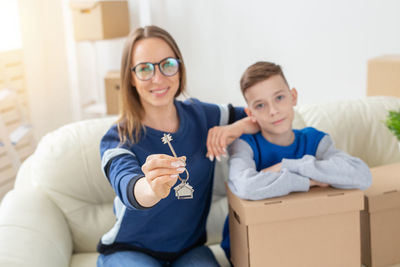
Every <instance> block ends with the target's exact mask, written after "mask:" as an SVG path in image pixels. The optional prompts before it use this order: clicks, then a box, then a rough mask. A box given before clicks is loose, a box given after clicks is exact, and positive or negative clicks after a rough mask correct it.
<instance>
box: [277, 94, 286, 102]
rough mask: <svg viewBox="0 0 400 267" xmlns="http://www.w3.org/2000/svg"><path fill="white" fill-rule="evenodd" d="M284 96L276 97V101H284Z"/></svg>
mask: <svg viewBox="0 0 400 267" xmlns="http://www.w3.org/2000/svg"><path fill="white" fill-rule="evenodd" d="M284 98H285V96H284V95H279V96H277V97H276V100H278V101H281V100H282V99H284Z"/></svg>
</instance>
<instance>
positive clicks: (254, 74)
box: [240, 61, 289, 96]
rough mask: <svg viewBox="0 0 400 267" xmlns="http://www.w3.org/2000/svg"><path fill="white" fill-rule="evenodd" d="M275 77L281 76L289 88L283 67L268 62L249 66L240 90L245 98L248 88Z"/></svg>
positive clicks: (241, 80)
mask: <svg viewBox="0 0 400 267" xmlns="http://www.w3.org/2000/svg"><path fill="white" fill-rule="evenodd" d="M274 75H280V76H281V77H282V78H283V80H284V81H285V83H286V84H287V86H288V87H289V84H288V82H287V80H286V78H285V75H284V74H283V71H282V68H281V66H279V65H277V64H275V63H272V62H267V61H258V62H256V63H254V64H253V65H251V66H249V67H248V68H247V69H246V71H245V72H244V73H243V75H242V78H241V79H240V90H241V91H242V94H243V96H244V93H245V92H246V90H247V89H248V88H250V87H252V86H253V85H255V84H257V83H259V82H262V81H265V80H266V79H268V78H270V77H272V76H274Z"/></svg>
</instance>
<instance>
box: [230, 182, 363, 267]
mask: <svg viewBox="0 0 400 267" xmlns="http://www.w3.org/2000/svg"><path fill="white" fill-rule="evenodd" d="M227 193H228V200H229V227H230V238H231V261H232V263H233V264H234V266H235V267H245V266H251V267H257V266H279V267H285V266H290V267H293V266H296V267H300V266H304V267H312V266H316V267H320V266H324V267H327V266H332V267H337V266H360V265H361V249H360V210H362V209H363V208H364V196H363V192H362V191H361V190H338V189H334V188H312V189H311V190H310V191H309V192H306V193H292V194H289V195H287V196H283V197H279V198H271V199H265V200H259V201H248V200H243V199H240V198H238V197H237V196H235V195H234V194H232V192H231V191H230V190H229V188H227Z"/></svg>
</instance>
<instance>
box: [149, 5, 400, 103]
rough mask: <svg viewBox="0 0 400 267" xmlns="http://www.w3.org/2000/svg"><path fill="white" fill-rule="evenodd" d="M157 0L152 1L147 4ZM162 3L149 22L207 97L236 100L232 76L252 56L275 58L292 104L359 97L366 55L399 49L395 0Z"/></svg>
mask: <svg viewBox="0 0 400 267" xmlns="http://www.w3.org/2000/svg"><path fill="white" fill-rule="evenodd" d="M159 2H163V1H162V0H157V1H152V3H153V10H155V9H156V5H157V4H158V3H159ZM164 6H166V14H169V16H165V15H164V16H162V18H163V19H165V21H162V20H160V19H158V16H156V15H153V23H155V24H157V25H160V26H164V27H165V28H167V29H168V30H169V31H171V32H172V34H173V35H174V37H175V38H176V39H177V42H178V44H179V45H180V46H181V49H182V50H183V54H184V57H185V60H186V63H187V65H188V68H189V69H188V73H189V75H188V76H189V86H188V87H189V92H190V94H191V95H193V96H196V97H199V98H200V99H202V100H207V101H211V102H227V101H230V102H233V103H234V104H243V103H244V102H243V100H242V96H241V94H240V90H239V79H240V77H241V75H242V73H243V71H244V70H245V68H246V67H247V66H248V65H250V64H252V63H254V62H255V61H258V60H268V61H274V62H277V63H279V64H281V65H282V66H283V68H284V72H285V74H286V76H287V79H288V81H289V83H290V85H291V86H293V87H296V88H297V89H298V91H299V104H306V103H316V102H320V101H332V100H338V99H348V98H358V97H363V96H365V92H366V89H365V88H366V62H367V60H368V58H371V57H375V56H378V55H381V54H390V53H397V54H400V34H399V33H400V16H399V11H400V1H397V0H387V1H380V0H367V1H365V0H353V1H347V0H325V1H318V0H303V1H296V0H283V1H261V0H260V1H257V0H246V1H229V0H224V1H223V0H220V1H215V0H203V1H185V0H173V1H166V4H164ZM160 12H162V11H160ZM155 13H156V12H155Z"/></svg>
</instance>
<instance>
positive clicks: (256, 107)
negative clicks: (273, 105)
mask: <svg viewBox="0 0 400 267" xmlns="http://www.w3.org/2000/svg"><path fill="white" fill-rule="evenodd" d="M254 108H255V109H262V108H264V104H263V103H260V104H257V105H256V106H255V107H254Z"/></svg>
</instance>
